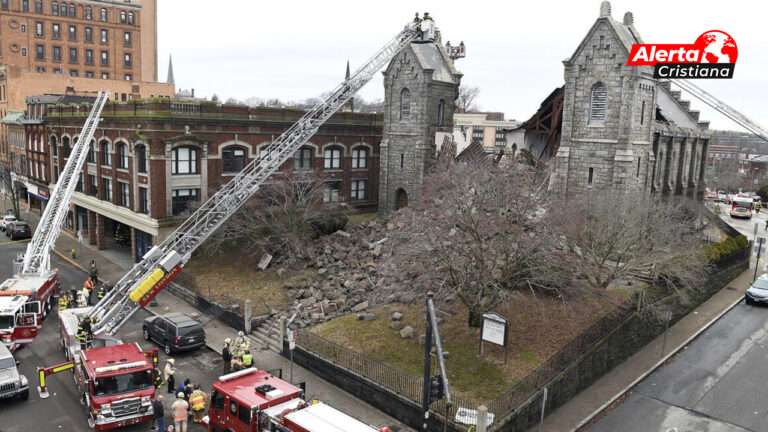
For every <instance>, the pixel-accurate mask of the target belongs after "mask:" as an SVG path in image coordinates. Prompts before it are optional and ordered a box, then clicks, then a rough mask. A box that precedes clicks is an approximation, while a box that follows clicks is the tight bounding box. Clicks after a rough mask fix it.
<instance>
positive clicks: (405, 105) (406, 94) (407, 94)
mask: <svg viewBox="0 0 768 432" xmlns="http://www.w3.org/2000/svg"><path fill="white" fill-rule="evenodd" d="M410 117H411V91H410V90H408V89H407V88H404V89H403V91H401V92H400V121H403V120H408V118H410Z"/></svg>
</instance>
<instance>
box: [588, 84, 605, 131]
mask: <svg viewBox="0 0 768 432" xmlns="http://www.w3.org/2000/svg"><path fill="white" fill-rule="evenodd" d="M607 106H608V88H607V87H606V86H605V84H603V83H601V82H599V83H597V84H595V85H594V86H593V87H592V94H591V97H590V101H589V121H591V122H592V121H604V120H605V111H606V108H607Z"/></svg>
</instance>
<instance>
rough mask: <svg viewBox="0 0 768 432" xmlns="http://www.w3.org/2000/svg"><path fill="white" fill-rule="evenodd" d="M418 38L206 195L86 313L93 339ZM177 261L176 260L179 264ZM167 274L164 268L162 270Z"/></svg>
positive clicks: (413, 30) (412, 32)
mask: <svg viewBox="0 0 768 432" xmlns="http://www.w3.org/2000/svg"><path fill="white" fill-rule="evenodd" d="M418 36H419V31H418V26H417V25H415V24H412V25H409V26H406V27H405V29H403V31H401V32H400V33H399V34H398V35H397V36H395V37H394V38H393V39H392V40H390V41H389V42H388V43H387V44H386V45H385V46H384V47H383V48H381V49H380V50H379V51H378V52H376V54H375V55H374V56H373V57H371V58H370V59H369V60H368V61H367V62H365V63H364V64H363V66H361V67H360V68H359V69H358V70H356V71H355V73H353V74H352V75H351V76H350V77H349V78H347V79H346V80H345V81H344V82H342V83H341V84H340V85H339V86H338V87H336V88H335V89H334V90H333V91H332V92H331V94H330V96H328V97H327V98H326V99H325V100H323V101H321V102H318V103H317V105H315V106H314V107H313V108H312V109H310V110H309V111H308V112H307V113H306V114H305V115H304V116H303V117H302V118H301V119H299V121H297V122H296V123H295V124H294V125H293V126H291V127H290V128H289V129H288V130H287V131H285V132H284V133H283V134H282V135H280V137H278V138H277V139H276V140H275V141H274V142H272V143H271V144H270V145H269V146H267V148H266V149H265V150H264V151H262V152H261V154H260V155H259V156H258V158H256V159H255V160H253V161H252V162H251V163H249V164H248V165H246V166H245V167H244V168H243V170H242V171H241V172H240V173H239V174H237V176H235V178H233V179H232V180H231V181H230V182H229V183H227V184H226V185H224V186H223V187H222V188H221V189H220V190H219V191H218V192H216V193H215V194H214V195H213V196H211V197H210V198H209V199H208V200H207V201H206V202H205V203H203V204H202V205H201V206H200V208H199V209H198V210H196V211H195V212H194V213H193V214H192V215H191V216H190V217H189V218H188V219H187V220H186V221H185V222H184V223H183V224H182V225H181V226H180V227H179V228H178V229H177V230H176V231H174V232H173V233H172V234H171V235H169V236H168V237H167V238H166V239H165V240H164V241H163V242H162V243H161V244H159V245H157V246H156V247H154V248H152V249H150V251H149V252H147V254H146V255H144V257H143V259H142V261H141V262H139V263H138V264H136V265H135V266H134V267H133V269H132V270H131V271H129V272H128V273H127V274H126V275H125V276H123V278H122V279H120V281H118V282H117V284H116V285H115V286H114V288H113V289H112V290H111V291H110V292H109V293H108V294H107V295H106V296H105V297H104V298H102V300H101V301H99V303H97V304H96V306H94V308H93V309H92V310H91V312H90V315H91V317H93V318H98V320H97V323H96V325H94V326H93V330H94V334H95V335H109V336H113V335H114V334H115V333H117V331H118V330H119V329H120V327H121V326H122V325H123V323H124V322H125V321H126V320H127V319H128V318H129V317H130V316H131V315H133V314H134V313H135V312H136V311H137V310H138V309H139V307H140V305H139V304H138V303H136V302H134V301H132V300H131V299H130V298H129V296H130V294H131V293H132V292H133V291H134V290H135V289H137V288H139V287H140V286H143V285H142V283H143V282H145V281H147V280H148V278H150V277H151V276H153V275H155V274H156V272H157V270H158V269H159V268H160V266H161V264H163V263H164V262H168V261H178V262H179V265H180V266H184V265H185V264H186V263H187V261H189V259H190V257H191V255H192V252H194V251H195V250H196V249H197V248H198V247H199V246H200V245H201V244H202V243H203V242H204V241H205V240H206V239H207V238H208V237H209V236H210V235H211V234H213V233H214V232H215V231H216V230H217V229H218V228H219V227H220V226H221V225H222V224H223V223H224V222H225V221H226V220H227V219H228V218H229V217H230V216H231V215H232V214H234V213H235V211H237V209H238V208H240V206H241V205H243V204H244V203H245V202H246V201H247V200H248V199H249V198H250V197H252V196H253V195H254V194H255V193H256V191H257V190H258V188H259V186H260V185H261V184H262V183H263V182H264V181H265V180H266V179H267V178H268V177H269V176H270V175H271V174H272V173H274V172H275V171H276V170H277V169H278V168H279V167H280V165H282V164H283V163H284V162H285V161H287V160H288V159H289V158H290V157H292V156H293V153H294V152H295V151H296V150H298V149H299V148H300V147H301V146H302V145H303V144H304V143H306V142H307V141H308V140H309V139H310V138H311V137H312V136H313V135H314V134H315V133H316V132H317V130H318V129H319V128H320V126H321V125H322V124H323V123H325V122H326V121H327V120H328V119H329V118H330V117H331V116H332V115H333V114H334V113H336V111H338V110H339V109H340V108H341V107H342V106H344V104H345V103H347V101H349V100H350V99H351V98H352V97H353V96H354V95H355V93H357V91H358V90H360V88H362V87H363V86H364V85H365V84H366V83H367V82H368V81H370V80H371V78H373V76H374V74H375V73H376V72H377V71H379V70H380V69H381V68H382V67H384V66H385V65H386V64H387V63H388V62H389V61H390V60H391V59H392V58H394V56H395V55H396V54H397V53H398V52H400V51H401V50H402V49H403V48H404V47H406V46H407V45H408V44H410V43H411V42H412V41H414V40H415V39H416V38H417V37H418ZM179 258H180V260H179ZM165 270H169V269H167V268H166V269H165Z"/></svg>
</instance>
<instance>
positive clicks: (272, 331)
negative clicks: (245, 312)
mask: <svg viewBox="0 0 768 432" xmlns="http://www.w3.org/2000/svg"><path fill="white" fill-rule="evenodd" d="M250 336H251V338H252V339H254V340H255V341H256V344H255V346H256V347H259V348H261V349H269V350H272V351H274V352H276V353H280V352H282V343H281V341H280V321H279V317H277V316H274V315H273V316H271V317H269V318H267V319H266V320H264V321H263V322H262V323H261V324H260V325H259V326H258V327H256V328H254V329H252V330H251V334H250Z"/></svg>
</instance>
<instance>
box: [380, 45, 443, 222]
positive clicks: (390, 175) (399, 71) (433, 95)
mask: <svg viewBox="0 0 768 432" xmlns="http://www.w3.org/2000/svg"><path fill="white" fill-rule="evenodd" d="M438 49H441V48H440V47H438ZM403 89H408V90H409V91H410V94H411V97H410V116H409V117H408V118H407V119H401V118H400V109H401V93H402V91H403ZM457 94H458V86H457V85H456V84H453V83H448V82H442V81H434V80H433V79H432V70H431V69H424V68H423V67H422V66H421V64H420V63H419V61H418V59H417V58H416V55H415V53H414V51H413V49H412V48H411V47H410V46H409V47H407V48H406V49H404V50H403V51H402V52H401V53H400V54H398V55H397V56H396V57H395V58H394V59H393V60H392V62H391V63H390V65H389V67H388V68H387V71H386V72H385V73H384V138H383V140H382V142H381V146H380V154H381V157H380V169H379V212H380V213H381V214H387V213H389V212H391V211H393V210H395V208H396V200H397V192H398V190H400V189H402V190H404V191H405V193H406V194H407V197H408V201H409V202H413V201H418V200H419V198H420V188H421V182H422V180H423V177H424V175H425V174H426V173H427V172H428V171H429V169H430V167H431V166H432V164H433V163H434V157H435V132H437V131H443V132H450V131H451V129H452V127H453V113H454V110H455V100H456V96H457ZM440 100H443V101H444V102H445V105H444V111H443V125H442V126H441V125H438V103H439V101H440Z"/></svg>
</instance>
